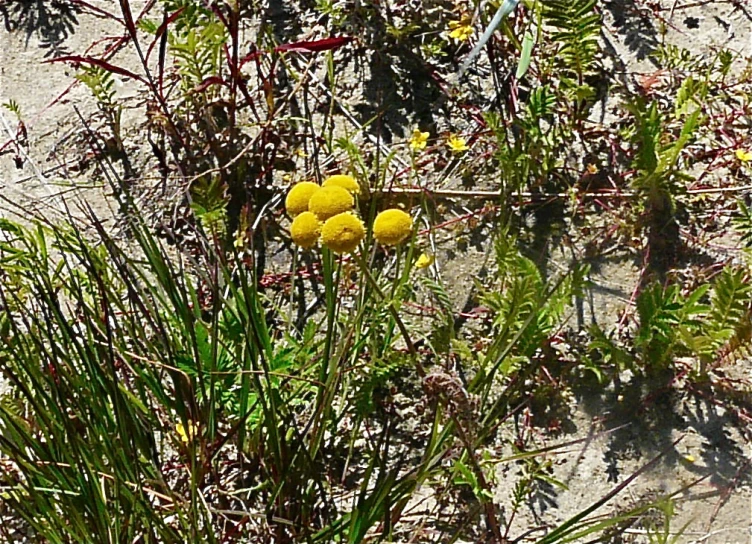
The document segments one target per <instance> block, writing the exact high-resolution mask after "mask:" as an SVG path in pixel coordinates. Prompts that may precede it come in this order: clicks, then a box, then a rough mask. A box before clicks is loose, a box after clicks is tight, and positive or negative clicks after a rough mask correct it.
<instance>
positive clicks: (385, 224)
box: [373, 208, 413, 246]
mask: <svg viewBox="0 0 752 544" xmlns="http://www.w3.org/2000/svg"><path fill="white" fill-rule="evenodd" d="M412 228H413V220H412V218H411V217H410V216H409V215H408V214H406V213H405V212H403V211H402V210H398V209H396V208H392V209H390V210H384V211H383V212H381V213H380V214H379V215H377V216H376V220H375V221H374V222H373V237H374V238H376V240H377V241H378V242H379V243H381V244H384V245H385V246H396V245H397V244H399V243H400V242H402V241H403V240H404V239H405V238H407V237H408V236H410V233H411V231H412Z"/></svg>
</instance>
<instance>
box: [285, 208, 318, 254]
mask: <svg viewBox="0 0 752 544" xmlns="http://www.w3.org/2000/svg"><path fill="white" fill-rule="evenodd" d="M320 232H321V223H320V222H319V220H318V218H317V217H316V215H315V214H313V213H311V212H303V213H301V214H299V215H298V216H297V217H295V219H293V221H292V225H290V237H291V238H292V241H293V242H295V244H296V245H298V246H300V247H302V248H303V249H310V248H312V247H313V246H315V245H316V242H317V241H318V239H319V234H320Z"/></svg>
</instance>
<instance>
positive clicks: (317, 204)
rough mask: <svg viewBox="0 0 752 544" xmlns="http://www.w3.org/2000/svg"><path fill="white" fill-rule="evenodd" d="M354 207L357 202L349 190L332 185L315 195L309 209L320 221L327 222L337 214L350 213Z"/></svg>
mask: <svg viewBox="0 0 752 544" xmlns="http://www.w3.org/2000/svg"><path fill="white" fill-rule="evenodd" d="M354 205H355V200H353V197H352V195H351V194H350V193H349V192H348V191H347V189H343V188H342V187H338V186H337V185H330V186H329V187H322V188H321V190H319V191H316V192H315V193H314V194H313V196H312V197H311V200H310V202H309V203H308V209H309V210H310V211H312V212H313V213H315V214H316V217H318V218H319V221H326V220H327V219H329V218H330V217H334V216H335V215H337V214H340V213H344V212H349V211H350V210H352V208H353V206H354Z"/></svg>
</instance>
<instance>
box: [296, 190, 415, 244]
mask: <svg viewBox="0 0 752 544" xmlns="http://www.w3.org/2000/svg"><path fill="white" fill-rule="evenodd" d="M359 194H360V185H358V182H357V181H355V179H353V178H352V177H351V176H345V175H336V176H331V177H329V178H327V179H326V180H325V181H324V183H323V184H321V185H318V184H316V183H313V182H310V181H304V182H301V183H297V184H295V185H294V186H293V187H292V188H291V189H290V192H289V193H288V194H287V199H286V200H285V207H286V208H287V213H288V214H290V217H292V218H293V221H292V225H290V236H291V237H292V241H293V242H295V244H297V245H298V246H300V247H302V248H304V249H310V248H312V247H313V246H315V245H316V242H318V241H319V239H320V240H321V243H322V244H323V245H325V246H326V247H328V248H329V249H331V250H332V251H334V252H335V253H352V252H353V251H355V249H356V248H357V247H358V244H360V242H361V240H363V238H365V235H366V229H365V225H363V221H361V220H360V218H359V217H358V216H357V215H355V213H354V212H353V208H354V206H355V198H356V197H357V196H358V195H359ZM412 228H413V220H412V218H411V217H410V216H409V215H408V214H407V213H405V212H403V211H402V210H398V209H396V208H393V209H389V210H385V211H383V212H381V213H380V214H379V215H378V216H376V219H375V220H374V222H373V237H374V238H375V239H376V240H377V241H378V242H380V243H381V244H384V245H388V246H393V245H397V244H399V243H400V242H402V241H404V240H405V239H406V238H407V237H409V236H410V233H411V232H412Z"/></svg>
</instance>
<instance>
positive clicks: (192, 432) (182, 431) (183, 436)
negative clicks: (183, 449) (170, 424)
mask: <svg viewBox="0 0 752 544" xmlns="http://www.w3.org/2000/svg"><path fill="white" fill-rule="evenodd" d="M175 432H176V433H177V434H178V437H179V438H180V441H181V442H182V443H183V444H185V445H186V446H187V445H188V444H189V443H190V442H192V441H193V439H194V438H196V435H197V434H198V426H197V425H196V424H195V423H194V422H193V421H190V420H189V421H188V428H187V429H186V428H185V427H184V426H183V424H182V423H177V424H176V425H175Z"/></svg>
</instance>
